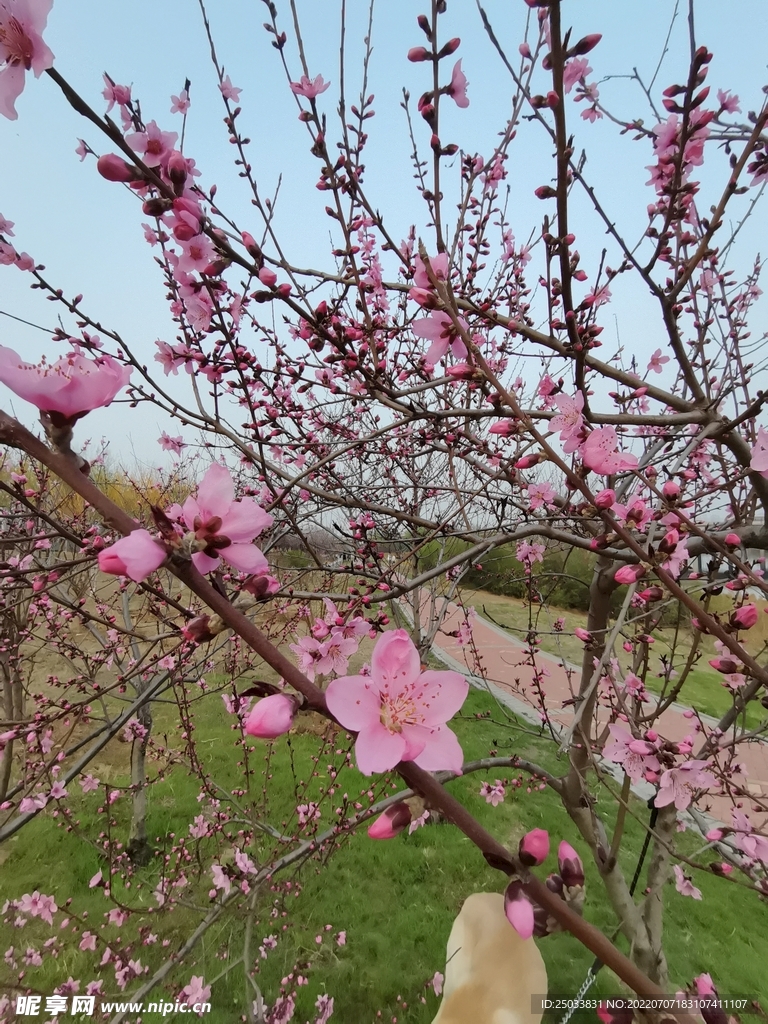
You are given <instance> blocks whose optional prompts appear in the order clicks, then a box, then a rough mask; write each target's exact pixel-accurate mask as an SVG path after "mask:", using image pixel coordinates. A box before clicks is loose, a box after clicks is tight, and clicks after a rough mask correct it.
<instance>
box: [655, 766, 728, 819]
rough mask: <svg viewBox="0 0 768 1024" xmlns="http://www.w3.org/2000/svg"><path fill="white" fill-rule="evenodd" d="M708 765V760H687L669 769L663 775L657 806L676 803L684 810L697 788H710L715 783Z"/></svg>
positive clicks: (678, 807)
mask: <svg viewBox="0 0 768 1024" xmlns="http://www.w3.org/2000/svg"><path fill="white" fill-rule="evenodd" d="M708 767H709V765H708V763H707V762H706V761H686V762H684V763H683V764H681V765H680V766H679V767H678V768H669V769H667V771H665V772H664V774H663V775H662V776H661V784H660V788H659V792H658V793H657V794H656V801H655V803H656V806H657V807H666V806H667V804H671V803H674V805H675V807H676V808H677V809H678V811H684V810H685V808H686V807H688V805H689V804H690V803H691V801H692V800H693V798H694V796H695V794H696V791H697V790H699V789H710V788H711V787H712V786H714V785H715V781H716V780H715V777H714V775H712V774H711V772H708V771H707V770H706V769H707V768H708Z"/></svg>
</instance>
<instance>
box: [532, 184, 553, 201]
mask: <svg viewBox="0 0 768 1024" xmlns="http://www.w3.org/2000/svg"><path fill="white" fill-rule="evenodd" d="M533 194H534V195H535V196H536V198H537V199H554V198H555V196H556V195H557V192H555V190H554V189H553V188H552V186H551V185H540V186H539V187H538V188H537V189H534V192H533Z"/></svg>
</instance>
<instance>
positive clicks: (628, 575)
mask: <svg viewBox="0 0 768 1024" xmlns="http://www.w3.org/2000/svg"><path fill="white" fill-rule="evenodd" d="M642 576H645V568H644V567H643V566H642V565H622V567H621V568H620V569H617V571H616V572H615V573H614V577H613V578H614V579H615V580H616V582H617V583H637V581H638V580H639V579H640V578H641V577H642Z"/></svg>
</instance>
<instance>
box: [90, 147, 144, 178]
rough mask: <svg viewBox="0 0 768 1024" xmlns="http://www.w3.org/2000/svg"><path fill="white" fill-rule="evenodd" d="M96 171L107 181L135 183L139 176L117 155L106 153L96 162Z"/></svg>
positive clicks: (137, 172)
mask: <svg viewBox="0 0 768 1024" xmlns="http://www.w3.org/2000/svg"><path fill="white" fill-rule="evenodd" d="M96 170H97V171H98V172H99V174H100V175H101V176H102V178H106V179H107V181H126V182H127V181H135V180H136V178H139V177H140V176H141V175H140V174H139V171H138V170H137V169H136V168H135V167H131V165H130V164H127V163H126V162H125V160H123V158H122V157H120V156H118V155H117V153H107V154H105V156H100V157H99V159H98V160H97V161H96Z"/></svg>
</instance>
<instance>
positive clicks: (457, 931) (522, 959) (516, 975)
mask: <svg viewBox="0 0 768 1024" xmlns="http://www.w3.org/2000/svg"><path fill="white" fill-rule="evenodd" d="M546 994H547V969H546V967H545V966H544V961H543V959H542V956H541V953H540V952H539V949H538V947H537V945H536V943H535V942H534V941H533V939H521V938H520V936H519V935H518V934H517V932H516V931H515V929H514V928H513V927H512V925H511V924H510V923H509V921H508V920H507V918H506V916H505V914H504V897H503V896H502V895H501V894H500V893H497V892H476V893H473V894H472V895H471V896H469V897H467V899H466V900H465V901H464V904H463V906H462V908H461V910H460V912H459V915H458V917H457V918H456V920H455V921H454V922H453V928H452V929H451V934H450V936H449V938H448V949H447V952H446V965H445V982H444V985H443V1001H442V1003H441V1005H440V1009H439V1010H438V1013H437V1016H436V1017H435V1019H434V1021H433V1022H432V1024H538V1022H539V1021H540V1020H541V1011H540V1010H539V1011H538V1012H532V1008H531V997H532V996H540V997H543V996H545V995H546Z"/></svg>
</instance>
